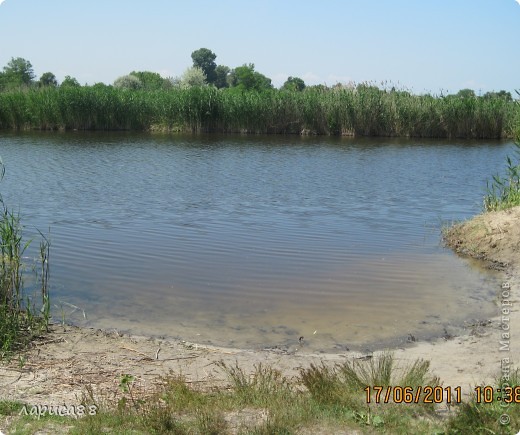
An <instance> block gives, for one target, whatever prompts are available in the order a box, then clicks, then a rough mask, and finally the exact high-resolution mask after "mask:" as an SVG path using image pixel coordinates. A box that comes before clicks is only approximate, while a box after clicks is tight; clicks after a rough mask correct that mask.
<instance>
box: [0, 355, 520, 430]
mask: <svg viewBox="0 0 520 435" xmlns="http://www.w3.org/2000/svg"><path fill="white" fill-rule="evenodd" d="M218 365H219V367H220V369H221V371H222V372H223V373H224V374H225V375H226V376H227V378H228V381H229V384H228V386H227V387H220V388H216V387H206V388H202V387H200V386H199V387H194V386H193V385H194V384H189V383H187V382H186V380H185V379H184V378H183V377H182V376H178V375H174V374H170V375H168V376H166V377H164V378H162V382H161V383H160V384H159V385H158V386H157V387H156V388H155V389H154V390H153V391H148V392H142V391H141V392H139V393H138V392H137V391H136V390H135V389H134V388H137V387H135V386H134V381H135V380H134V378H133V377H132V376H130V375H123V376H121V378H120V379H119V382H120V387H121V392H120V394H119V395H118V396H113V395H109V394H107V393H103V392H99V391H98V392H97V393H96V394H94V393H93V391H94V390H93V389H92V388H88V389H87V391H86V393H85V395H84V398H83V402H84V405H89V404H93V403H95V404H96V406H97V413H96V414H95V415H85V416H83V417H81V418H78V419H72V418H68V419H67V418H56V417H50V416H43V417H41V418H39V419H38V418H37V417H35V416H30V415H26V416H19V417H18V414H19V412H20V409H21V408H22V407H23V404H21V403H19V402H0V415H4V416H11V417H14V420H13V422H12V424H11V426H10V428H9V429H10V430H11V432H10V433H34V431H35V430H51V431H52V432H53V433H72V434H99V433H114V434H128V433H132V434H145V433H146V434H150V433H151V434H155V433H156V434H162V433H170V434H222V433H231V432H233V433H244V434H292V433H302V432H303V433H323V434H325V433H335V432H340V431H342V432H345V431H347V432H349V431H351V432H354V431H357V432H359V433H389V434H408V433H417V434H423V433H424V434H426V433H428V434H467V433H471V434H480V433H482V434H484V433H496V434H513V433H517V431H518V430H519V429H520V412H519V411H520V403H517V404H510V405H509V406H508V407H507V409H504V408H503V407H501V406H500V404H501V402H498V401H494V402H493V403H489V404H477V403H476V398H475V397H472V398H471V399H470V400H468V401H466V402H464V403H463V404H462V405H460V406H458V407H456V409H452V413H451V415H450V416H448V417H441V416H440V415H439V414H438V413H437V412H436V409H435V408H434V406H433V405H430V404H421V403H417V404H415V403H411V404H404V403H392V402H390V403H374V400H372V401H371V403H370V404H367V397H366V391H365V387H366V386H367V385H369V386H374V385H377V384H382V385H394V386H397V385H401V386H405V385H408V386H411V387H417V386H423V387H424V386H426V385H430V386H438V385H440V382H439V379H437V378H436V377H435V376H433V375H432V374H431V373H430V371H429V364H428V362H426V361H422V360H418V361H416V362H414V363H413V364H411V365H407V366H399V365H397V364H396V361H395V359H394V357H393V355H392V354H388V353H387V354H382V355H381V356H379V357H375V358H373V359H372V360H369V361H360V360H346V361H345V362H343V363H341V364H335V365H332V366H330V365H326V364H323V363H322V364H319V365H312V366H311V367H309V368H306V369H303V368H302V369H300V374H299V376H295V377H294V378H291V379H288V378H287V377H285V376H283V375H282V373H281V372H280V371H278V370H277V369H275V368H273V367H270V366H265V365H257V366H256V367H255V368H254V370H253V371H252V372H247V371H245V370H243V369H242V368H240V367H239V366H238V365H236V364H235V365H227V364H225V363H223V362H221V363H220V364H218ZM518 381H519V377H518V372H515V373H513V375H512V376H511V379H510V380H509V385H510V386H512V387H513V388H514V387H515V386H518ZM372 399H373V398H372ZM439 406H441V407H445V405H439ZM454 408H455V407H454ZM504 413H507V414H508V416H509V418H510V421H509V424H507V425H503V424H501V423H500V417H501V416H502V415H503V414H504ZM49 428H51V429H49Z"/></svg>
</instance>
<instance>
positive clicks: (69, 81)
mask: <svg viewBox="0 0 520 435" xmlns="http://www.w3.org/2000/svg"><path fill="white" fill-rule="evenodd" d="M80 86H81V85H80V84H79V82H78V81H77V80H76V79H75V78H74V77H71V76H65V78H64V79H63V81H62V82H61V85H60V88H78V87H80Z"/></svg>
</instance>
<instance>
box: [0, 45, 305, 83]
mask: <svg viewBox="0 0 520 435" xmlns="http://www.w3.org/2000/svg"><path fill="white" fill-rule="evenodd" d="M216 58H217V55H216V54H215V53H213V52H212V51H211V50H209V49H207V48H200V49H198V50H195V51H194V52H193V53H191V59H192V62H193V64H192V66H191V67H190V68H188V69H187V70H186V71H185V72H184V73H183V74H182V75H181V76H180V77H166V78H164V77H162V76H161V75H160V74H158V73H156V72H151V71H132V72H131V73H129V74H127V75H124V76H121V77H118V78H117V79H116V80H115V81H114V82H113V84H112V85H113V86H114V87H116V88H123V89H134V90H138V89H142V90H149V91H154V90H161V89H169V88H173V87H182V88H186V87H190V86H214V87H216V88H217V89H223V88H236V89H239V90H245V91H248V90H256V91H262V90H267V89H272V88H273V85H272V83H271V79H270V78H268V77H266V76H265V75H264V74H261V73H260V72H258V71H256V70H255V65H254V63H247V64H243V65H241V66H238V67H236V68H230V67H228V66H226V65H217V63H216V62H215V60H216ZM96 85H97V86H103V85H104V84H103V83H97V84H96ZM96 85H94V86H96ZM58 86H59V87H75V86H80V84H79V82H78V81H77V80H76V79H75V78H74V77H71V76H66V77H65V79H64V80H63V82H62V83H61V84H60V83H58V79H57V78H56V76H55V75H54V74H53V73H52V72H50V71H48V72H45V73H43V74H42V75H41V76H40V78H39V79H38V80H36V75H35V73H34V69H33V66H32V64H31V62H30V61H28V60H26V59H23V58H21V57H17V58H12V59H11V60H10V61H9V62H8V63H7V65H6V66H4V68H3V71H2V72H0V92H1V91H9V90H13V89H20V88H41V87H58ZM105 86H106V85H105ZM305 87H306V86H305V82H304V81H303V80H302V79H300V78H298V77H289V78H288V79H287V80H286V82H285V83H284V84H283V86H282V88H283V89H287V90H295V91H302V90H303V89H305Z"/></svg>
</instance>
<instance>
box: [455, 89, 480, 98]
mask: <svg viewBox="0 0 520 435" xmlns="http://www.w3.org/2000/svg"><path fill="white" fill-rule="evenodd" d="M456 96H457V97H460V98H475V97H476V95H475V91H474V90H473V89H461V90H460V91H459V92H457V95H456Z"/></svg>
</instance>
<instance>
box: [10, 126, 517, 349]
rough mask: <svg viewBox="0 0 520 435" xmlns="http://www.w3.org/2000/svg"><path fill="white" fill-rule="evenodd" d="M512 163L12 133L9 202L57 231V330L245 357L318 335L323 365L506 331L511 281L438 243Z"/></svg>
mask: <svg viewBox="0 0 520 435" xmlns="http://www.w3.org/2000/svg"><path fill="white" fill-rule="evenodd" d="M511 150H512V144H511V143H508V142H496V141H491V142H490V141H484V142H482V141H481V142H471V141H451V142H448V141H440V140H417V139H406V140H405V139H357V138H355V139H354V138H327V137H287V136H239V135H236V136H233V135H228V136H220V135H190V136H186V135H149V134H128V133H110V134H106V133H79V132H70V133H22V134H14V133H1V134H0V156H1V157H2V159H3V161H4V163H5V165H6V176H5V178H4V180H3V181H2V183H1V184H0V192H1V193H2V195H3V197H4V200H5V202H6V203H7V204H8V205H9V206H10V207H14V208H15V209H19V210H20V211H21V214H22V217H23V222H24V224H25V226H26V228H25V233H26V234H27V235H28V236H29V237H30V236H33V235H36V234H37V232H36V228H38V229H39V230H41V231H42V232H44V233H45V232H47V229H48V228H49V227H50V234H51V241H52V249H51V292H52V293H51V297H52V304H53V315H54V318H55V320H56V321H61V319H62V317H64V318H65V321H68V322H73V323H77V324H81V325H87V326H93V327H101V328H118V329H121V330H124V331H128V332H132V333H136V334H146V335H158V336H167V337H182V338H184V339H186V340H191V341H195V342H199V343H212V344H215V345H224V346H234V347H247V348H263V347H275V346H280V347H286V346H298V338H299V337H300V336H303V337H305V345H306V346H307V348H308V349H312V350H323V351H325V350H338V349H346V348H350V349H366V348H374V347H381V346H387V345H395V344H398V343H404V342H406V339H407V337H408V336H409V334H412V335H413V336H414V337H415V338H417V339H427V338H431V337H434V336H439V335H442V334H443V333H444V328H448V330H450V329H449V328H456V327H461V326H464V325H465V324H467V323H468V322H472V321H474V320H475V319H483V318H486V317H488V316H490V315H494V314H495V312H496V309H495V307H494V305H493V299H494V297H495V295H496V291H497V288H498V279H499V277H498V276H497V275H496V274H493V273H491V272H488V271H483V270H481V269H479V268H478V267H477V265H475V264H472V263H470V262H469V261H468V260H464V259H460V258H458V257H456V256H455V255H454V254H453V253H452V252H451V251H449V250H447V249H445V248H444V247H443V246H442V243H441V236H440V231H441V228H442V226H443V225H445V224H447V223H449V222H451V221H452V220H459V219H466V218H469V217H471V216H472V215H474V214H476V213H478V212H479V211H480V210H481V204H482V196H483V193H484V190H485V185H486V179H488V178H489V177H490V176H491V175H492V174H494V173H497V172H499V171H501V170H502V168H503V166H504V159H505V156H506V155H507V154H509V153H511ZM36 249H37V246H36V243H34V245H33V246H32V247H31V249H30V250H29V251H28V255H29V256H30V255H36ZM72 305H74V306H77V307H79V309H76V308H73V307H72ZM84 314H85V316H86V318H85V317H84Z"/></svg>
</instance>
